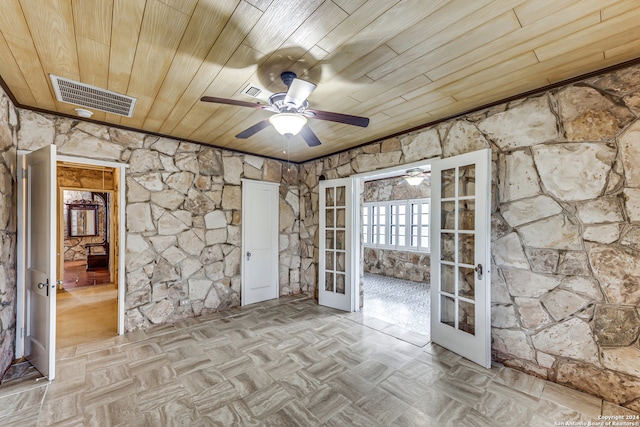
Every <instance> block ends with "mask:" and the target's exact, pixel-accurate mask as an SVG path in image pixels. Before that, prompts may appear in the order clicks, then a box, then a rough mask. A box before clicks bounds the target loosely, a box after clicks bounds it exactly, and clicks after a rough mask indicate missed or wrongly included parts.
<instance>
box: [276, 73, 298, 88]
mask: <svg viewBox="0 0 640 427" xmlns="http://www.w3.org/2000/svg"><path fill="white" fill-rule="evenodd" d="M296 77H298V76H297V74H296V73H294V72H293V71H284V72H282V74H280V78H281V79H282V83H284V84H285V86H287V87H289V86H291V82H293V80H294V79H295V78H296Z"/></svg>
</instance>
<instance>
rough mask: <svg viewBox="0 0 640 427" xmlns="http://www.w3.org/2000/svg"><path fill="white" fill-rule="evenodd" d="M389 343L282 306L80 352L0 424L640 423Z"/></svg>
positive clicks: (345, 318)
mask: <svg viewBox="0 0 640 427" xmlns="http://www.w3.org/2000/svg"><path fill="white" fill-rule="evenodd" d="M383 323H384V322H383ZM385 330H388V329H386V328H385V329H383V330H378V329H376V327H370V326H368V325H367V318H366V316H363V315H362V313H344V312H340V311H336V310H332V309H329V308H325V307H321V306H318V305H317V304H316V303H315V301H313V300H312V299H309V298H306V297H282V298H280V299H278V300H273V301H267V302H264V303H258V304H253V305H250V306H247V307H243V308H239V309H232V310H229V311H226V312H223V313H216V314H214V315H211V316H203V317H200V318H195V319H187V320H185V321H182V322H178V323H175V324H171V325H162V326H158V327H154V328H150V329H146V330H140V331H136V332H133V333H130V334H127V335H124V336H118V337H112V338H106V339H103V340H100V341H96V342H93V343H89V344H77V345H71V346H69V347H66V348H61V349H60V350H59V351H58V357H57V364H58V365H57V370H56V372H57V377H56V379H55V380H54V381H53V382H48V381H46V380H42V381H36V380H35V379H34V378H33V377H32V376H27V379H26V380H24V381H21V380H19V379H12V380H10V381H7V382H6V383H3V384H2V385H0V425H2V426H21V427H22V426H47V425H56V426H340V427H344V426H370V427H374V426H438V427H441V426H442V427H447V426H450V427H458V426H478V427H483V426H486V427H489V426H491V427H496V426H509V427H513V426H530V427H541V426H544V427H550V426H554V425H560V424H559V423H562V422H565V423H566V422H571V423H573V424H571V425H587V423H588V422H589V421H591V422H596V421H597V420H598V416H599V415H625V414H630V415H633V414H634V413H633V412H631V411H629V410H626V409H624V408H620V407H618V406H615V405H613V404H610V403H607V402H603V401H602V399H598V398H596V397H593V396H590V395H587V394H584V393H580V392H577V391H575V390H571V389H569V388H566V387H563V386H560V385H557V384H554V383H550V382H546V381H543V380H541V379H539V378H535V377H532V376H529V375H526V374H523V373H521V372H518V371H515V370H513V369H510V368H507V367H504V366H501V365H498V364H495V365H494V366H493V367H492V368H491V369H484V368H482V367H480V366H477V365H475V364H473V363H471V362H468V361H466V360H465V359H463V358H461V357H460V356H458V355H456V354H454V353H451V352H449V351H447V350H445V349H443V348H442V347H439V346H436V345H432V344H430V343H428V340H426V341H425V340H423V341H418V340H417V336H415V335H409V336H408V337H409V338H410V339H411V340H412V341H413V343H412V342H409V341H407V340H405V337H404V336H403V335H402V334H399V333H397V334H396V336H393V335H392V334H389V333H385V332H384V331H385ZM396 332H397V330H396ZM583 423H584V424H583ZM564 425H569V424H564Z"/></svg>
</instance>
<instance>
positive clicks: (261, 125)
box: [236, 119, 269, 139]
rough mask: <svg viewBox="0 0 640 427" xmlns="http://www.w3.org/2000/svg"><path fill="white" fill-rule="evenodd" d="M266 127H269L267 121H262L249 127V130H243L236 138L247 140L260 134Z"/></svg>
mask: <svg viewBox="0 0 640 427" xmlns="http://www.w3.org/2000/svg"><path fill="white" fill-rule="evenodd" d="M267 126H269V119H264V120H262V121H259V122H258V123H256V124H255V125H253V126H251V127H250V128H248V129H245V130H243V131H242V132H240V133H239V134H237V135H236V138H240V139H247V138H249V137H250V136H253V135H255V134H256V133H258V132H260V131H261V130H262V129H264V128H266V127H267Z"/></svg>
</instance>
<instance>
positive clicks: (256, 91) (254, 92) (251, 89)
mask: <svg viewBox="0 0 640 427" xmlns="http://www.w3.org/2000/svg"><path fill="white" fill-rule="evenodd" d="M260 92H262V89H260V88H259V87H256V86H255V85H252V84H250V85H249V86H247V87H246V88H244V90H243V91H242V94H243V95H247V96H250V97H252V98H257V97H258V95H260Z"/></svg>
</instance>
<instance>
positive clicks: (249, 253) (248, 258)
mask: <svg viewBox="0 0 640 427" xmlns="http://www.w3.org/2000/svg"><path fill="white" fill-rule="evenodd" d="M250 259H251V252H249V251H247V261H249V260H250Z"/></svg>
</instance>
